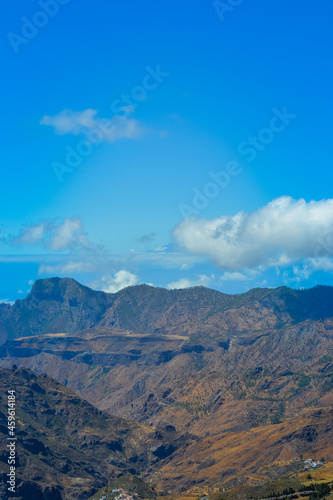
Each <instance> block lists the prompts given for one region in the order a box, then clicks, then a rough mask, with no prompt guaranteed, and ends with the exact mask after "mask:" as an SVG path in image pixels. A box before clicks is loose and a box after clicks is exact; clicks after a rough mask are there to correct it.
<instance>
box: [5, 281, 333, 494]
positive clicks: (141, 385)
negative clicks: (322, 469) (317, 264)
mask: <svg viewBox="0 0 333 500" xmlns="http://www.w3.org/2000/svg"><path fill="white" fill-rule="evenodd" d="M0 338H1V347H0V366H2V367H3V368H7V369H9V368H12V366H13V364H15V365H17V366H18V367H21V368H24V369H30V370H32V371H33V372H34V373H35V374H37V375H40V376H41V374H47V375H48V376H49V377H52V378H53V379H55V380H57V381H58V382H59V383H61V384H63V385H64V386H67V390H72V391H74V392H75V393H76V394H77V396H78V397H80V398H82V399H83V400H86V401H88V402H89V404H91V405H94V407H97V408H98V410H99V411H102V412H103V415H105V414H108V415H112V418H118V419H121V422H123V421H126V422H136V423H135V424H134V423H133V425H134V426H144V428H148V429H155V431H154V432H157V431H156V429H172V432H173V433H174V434H173V437H172V440H171V441H172V442H171V441H170V436H169V437H163V436H162V438H161V439H162V441H161V447H160V452H158V453H159V457H158V463H157V462H156V463H155V462H154V461H149V460H150V459H148V458H147V459H146V458H145V459H143V458H142V460H141V462H140V467H139V468H138V467H129V466H128V463H127V462H126V460H125V461H123V462H122V465H121V467H120V469H119V470H118V471H117V473H118V474H121V473H126V472H128V471H129V469H132V472H135V473H136V474H137V473H140V477H142V478H143V479H144V480H145V481H147V482H148V483H149V482H151V483H152V484H154V485H155V487H156V488H158V489H159V491H165V492H170V493H184V492H185V493H187V494H192V495H201V494H206V493H213V492H215V491H218V490H219V489H221V488H222V489H224V488H230V487H234V486H237V485H239V484H245V483H251V482H255V481H265V480H268V479H272V478H275V477H279V476H280V475H281V474H284V473H288V471H290V470H291V469H290V467H291V465H290V464H291V463H292V462H291V461H292V459H293V457H294V456H300V455H305V454H311V455H313V456H316V457H319V456H320V457H321V456H323V457H325V459H326V460H333V445H332V443H333V423H332V420H333V418H332V417H333V412H332V405H333V395H332V389H333V362H332V360H333V288H332V287H324V286H317V287H315V288H312V289H309V290H293V289H289V288H286V287H281V288H277V289H253V290H250V291H249V292H247V293H244V294H241V295H226V294H223V293H220V292H217V291H215V290H210V289H207V288H203V287H195V288H189V289H184V290H165V289H159V288H154V287H151V286H148V285H139V286H134V287H128V288H126V289H123V290H121V291H119V292H118V293H115V294H107V293H104V292H98V291H93V290H91V289H89V288H87V287H85V286H82V285H80V284H79V283H77V282H76V281H74V280H72V279H59V278H52V279H46V280H38V281H37V282H36V283H35V284H34V285H33V287H32V290H31V293H30V294H29V295H28V296H27V297H26V298H25V299H23V300H18V301H16V302H15V304H14V305H12V306H10V305H8V304H1V305H0ZM110 418H111V417H110ZM128 425H129V424H128ZM131 425H132V424H131ZM131 432H132V431H131ZM133 432H134V430H133ZM165 439H166V441H165ZM138 446H139V445H138ZM140 446H141V445H140ZM140 446H139V447H140ZM152 447H154V445H152ZM135 453H136V455H138V456H142V457H143V456H144V451H141V455H140V453H139V452H138V451H136V452H135ZM147 456H148V455H147ZM320 457H319V458H320ZM155 458H156V457H155ZM139 469H140V470H139ZM102 480H105V477H104V476H103V479H102Z"/></svg>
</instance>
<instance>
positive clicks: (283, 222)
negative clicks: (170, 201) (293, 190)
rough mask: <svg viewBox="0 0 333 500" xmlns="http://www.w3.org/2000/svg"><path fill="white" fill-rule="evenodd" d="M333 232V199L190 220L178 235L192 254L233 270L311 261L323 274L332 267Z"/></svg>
mask: <svg viewBox="0 0 333 500" xmlns="http://www.w3.org/2000/svg"><path fill="white" fill-rule="evenodd" d="M332 231H333V200H332V199H329V200H322V201H310V202H308V203H307V202H306V201H305V200H304V199H300V200H293V199H292V198H291V197H289V196H282V197H280V198H276V199H275V200H273V201H271V202H270V203H268V204H267V205H266V206H264V207H262V208H260V209H258V210H256V211H254V212H251V213H249V214H246V213H244V212H239V213H237V214H236V215H223V216H221V217H219V218H216V219H212V220H207V219H196V218H193V217H191V218H188V219H185V220H184V221H182V222H181V223H180V224H178V225H177V226H176V227H175V229H174V231H173V235H174V237H175V239H176V241H177V242H178V244H179V245H180V246H181V247H183V248H184V249H185V250H186V251H187V252H188V253H190V254H193V255H202V256H207V257H208V258H209V259H210V260H211V262H212V263H214V264H215V265H216V266H218V267H219V268H222V269H225V270H228V271H241V270H244V269H258V268H261V269H267V268H270V267H274V266H285V265H291V264H293V263H296V262H299V261H303V260H305V259H309V260H310V261H311V263H313V265H315V267H316V269H317V270H318V269H320V268H321V265H322V266H323V267H324V268H326V269H327V268H329V266H330V265H329V262H330V259H328V256H327V252H328V250H327V249H326V254H325V248H324V245H323V243H321V242H327V238H328V235H329V234H331V233H332ZM332 249H333V247H332ZM331 255H332V253H331Z"/></svg>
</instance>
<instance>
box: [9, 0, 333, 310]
mask: <svg viewBox="0 0 333 500" xmlns="http://www.w3.org/2000/svg"><path fill="white" fill-rule="evenodd" d="M332 11H333V7H332V5H331V4H330V3H329V2H324V3H323V4H321V5H320V7H319V6H315V5H314V4H313V2H310V1H307V0H306V1H305V2H302V5H300V4H298V5H297V3H296V2H293V3H291V2H287V1H286V0H279V1H277V0H271V1H270V2H264V1H263V0H243V1H241V0H237V1H235V0H226V2H223V1H222V0H221V1H220V2H215V3H213V2H211V1H209V2H207V1H196V2H193V1H191V2H190V1H187V0H185V1H183V2H182V3H181V4H179V2H175V1H173V0H171V1H169V2H167V3H164V4H160V3H156V2H151V1H150V2H148V1H142V2H140V3H137V2H127V3H125V4H121V3H120V2H119V4H118V5H113V4H112V3H111V2H106V1H101V0H97V1H95V2H89V1H86V2H78V0H61V1H60V0H50V1H49V2H48V1H46V0H45V1H43V0H40V1H39V2H38V1H37V2H36V1H32V0H24V1H17V2H15V3H14V4H10V3H9V4H7V5H6V8H5V15H4V16H2V19H1V37H2V43H1V49H0V50H1V56H2V60H3V61H4V62H3V68H4V69H5V71H4V72H3V76H2V87H3V88H2V96H3V99H2V115H3V117H6V119H5V120H3V122H2V123H1V128H2V130H1V135H2V138H3V147H2V183H1V185H2V190H1V197H0V207H1V214H2V219H1V226H0V269H1V276H2V279H1V282H0V300H10V301H12V300H15V299H17V298H22V297H23V296H25V295H26V294H27V292H28V290H29V289H30V287H31V283H32V282H33V281H34V280H35V279H37V278H41V277H48V276H71V277H74V278H76V279H78V280H79V281H80V282H82V283H84V284H88V285H90V286H93V287H94V288H98V289H104V290H107V291H116V290H117V289H119V288H120V287H122V286H125V285H130V284H136V283H140V282H146V283H152V284H154V285H156V286H163V287H167V286H168V287H185V286H191V285H196V284H202V285H204V286H210V287H212V288H216V289H218V290H221V291H224V292H226V293H239V292H243V291H245V290H248V289H249V288H252V287H255V286H280V285H288V286H292V287H310V286H313V285H315V284H319V283H323V284H333V279H332V278H333V275H332V270H333V263H332V255H333V202H332V201H331V199H332V198H333V193H332V168H331V161H332V160H331V147H330V142H331V141H330V140H331V117H332V111H333V110H332V98H331V88H332V64H331V48H332V37H333V34H332V30H331V29H330V28H331V27H330V19H331V16H332V13H333V12H332ZM94 141H95V142H94ZM69 153H70V154H69ZM73 155H74V156H73Z"/></svg>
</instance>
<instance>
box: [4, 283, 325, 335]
mask: <svg viewBox="0 0 333 500" xmlns="http://www.w3.org/2000/svg"><path fill="white" fill-rule="evenodd" d="M332 308H333V287H328V286H322V285H320V286H317V287H314V288H311V289H308V290H295V289H291V288H287V287H278V288H254V289H252V290H250V291H248V292H246V293H243V294H236V295H230V294H224V293H222V292H219V291H217V290H213V289H209V288H205V287H193V288H187V289H181V290H167V289H164V288H155V287H152V286H149V285H136V286H131V287H127V288H124V289H122V290H120V291H118V292H116V293H106V292H101V291H95V290H92V289H91V288H89V287H86V286H84V285H81V284H80V283H78V282H77V281H75V280H74V279H72V278H47V279H40V280H37V281H36V282H35V283H34V285H33V287H32V290H31V292H30V294H29V295H28V296H27V297H26V298H24V299H19V300H17V301H16V302H15V303H14V304H13V305H8V304H2V307H0V333H1V334H2V336H4V337H5V338H9V339H11V338H17V337H23V336H30V335H36V334H43V333H58V332H60V331H62V332H63V333H77V332H79V331H82V330H85V329H87V328H94V327H100V328H108V327H112V328H121V329H130V330H135V331H141V332H144V331H146V332H149V333H153V332H156V333H157V332H161V333H170V334H174V333H177V332H178V333H181V332H183V333H184V332H185V333H186V331H188V330H189V329H191V331H193V332H195V331H197V332H199V330H200V327H201V328H202V329H203V330H204V333H209V331H211V332H214V331H219V330H221V329H222V330H227V331H230V330H234V331H237V330H242V331H243V330H246V329H253V328H254V324H255V323H257V324H258V323H261V326H262V327H264V328H265V327H278V326H279V325H281V326H282V325H286V324H292V323H297V322H301V321H304V320H305V319H311V320H318V319H324V318H328V317H330V315H331V312H330V311H331V310H332ZM234 311H237V314H238V317H237V318H236V316H237V315H236V314H235V313H234ZM253 315H255V316H256V317H255V318H254V317H253ZM240 316H242V317H240ZM251 318H252V319H253V320H252V321H251ZM184 322H186V323H187V326H186V327H185V328H184Z"/></svg>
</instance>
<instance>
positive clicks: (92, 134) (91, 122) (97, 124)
mask: <svg viewBox="0 0 333 500" xmlns="http://www.w3.org/2000/svg"><path fill="white" fill-rule="evenodd" d="M124 111H125V112H126V113H127V114H128V113H132V112H133V111H134V108H132V107H130V106H129V107H126V108H124ZM96 114H97V110H96V109H91V108H89V109H85V110H84V111H72V110H71V109H65V110H64V111H61V112H60V113H58V114H57V115H54V116H48V115H45V116H43V118H42V119H41V120H40V124H41V125H47V126H51V127H54V130H55V133H56V134H59V135H65V134H71V135H79V134H84V135H86V137H87V139H88V140H89V141H90V142H97V141H101V140H104V141H108V142H113V141H117V140H120V139H138V138H139V137H140V136H141V135H142V134H143V133H144V127H143V125H142V124H141V123H140V122H139V121H138V120H135V119H133V118H128V117H127V116H121V115H114V116H113V117H112V118H110V119H106V118H96Z"/></svg>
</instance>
